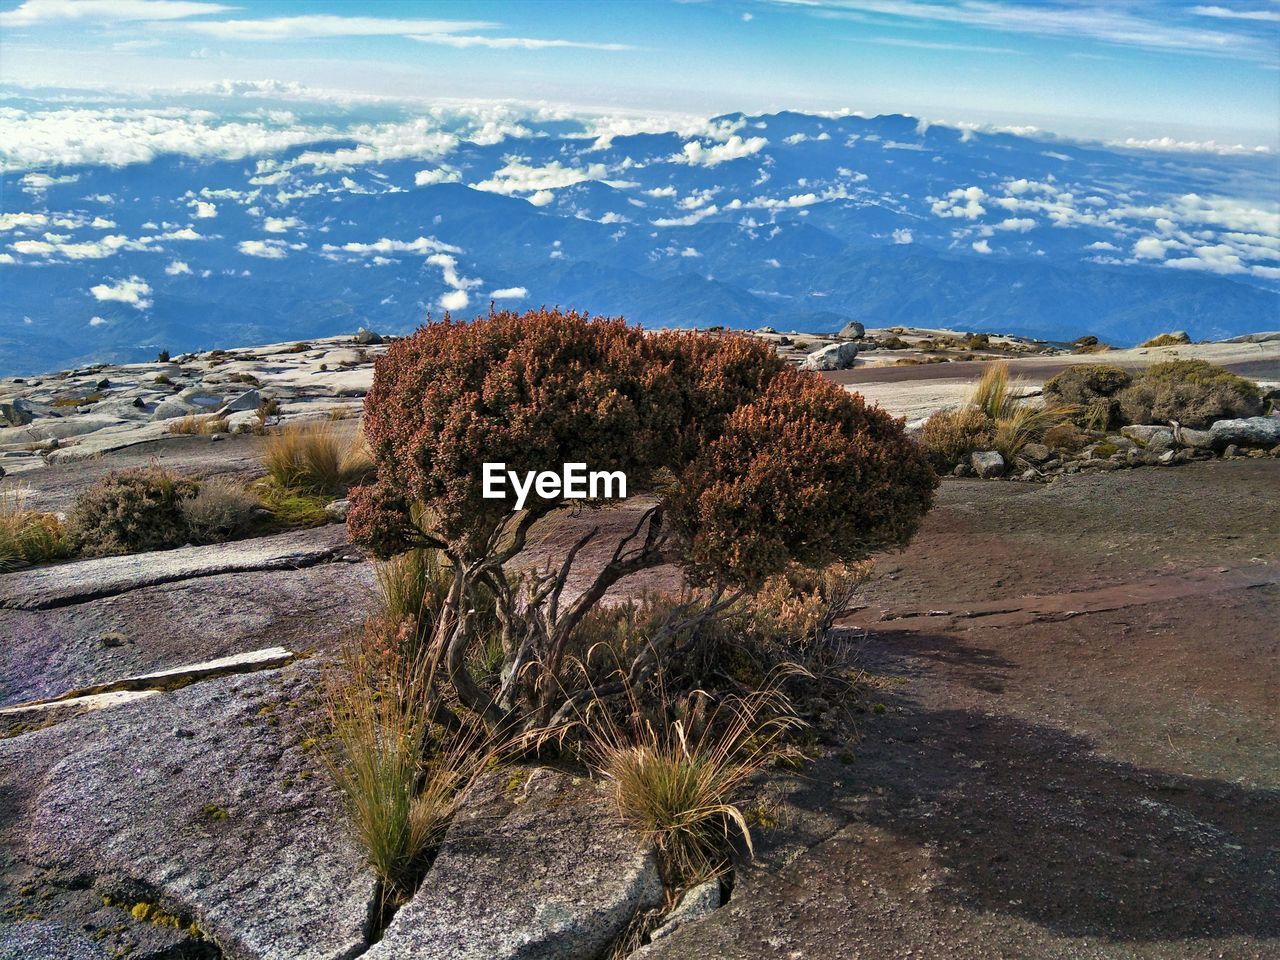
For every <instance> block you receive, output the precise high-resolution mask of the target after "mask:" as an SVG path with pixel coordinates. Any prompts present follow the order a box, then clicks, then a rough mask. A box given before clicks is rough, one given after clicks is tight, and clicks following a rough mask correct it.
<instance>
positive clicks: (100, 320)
mask: <svg viewBox="0 0 1280 960" xmlns="http://www.w3.org/2000/svg"><path fill="white" fill-rule="evenodd" d="M109 322H110V321H108V320H107V318H106V317H90V318H89V326H91V327H103V326H106V325H107V323H109Z"/></svg>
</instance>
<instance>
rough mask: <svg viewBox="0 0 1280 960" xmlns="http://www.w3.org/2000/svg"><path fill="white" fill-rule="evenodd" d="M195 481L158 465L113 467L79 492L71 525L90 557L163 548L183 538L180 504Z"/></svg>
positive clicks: (196, 486) (196, 487)
mask: <svg viewBox="0 0 1280 960" xmlns="http://www.w3.org/2000/svg"><path fill="white" fill-rule="evenodd" d="M198 491H199V484H198V483H197V482H196V481H195V480H193V479H191V478H189V477H183V476H181V475H179V474H177V473H174V472H173V471H172V470H167V469H165V468H163V467H160V466H150V467H141V468H138V469H134V470H120V471H112V472H111V473H108V474H107V475H106V476H104V477H102V478H101V479H99V480H98V481H97V482H96V483H95V484H94V485H93V486H92V487H90V488H89V489H88V490H86V491H85V492H84V493H82V494H81V495H80V496H79V497H78V498H77V499H76V503H75V507H74V508H73V509H72V512H71V517H70V521H69V523H70V528H71V532H72V536H73V538H74V541H75V544H76V546H77V548H78V549H79V550H80V551H81V552H82V553H85V554H87V555H89V556H103V555H108V554H119V553H139V552H142V551H146V550H167V549H170V548H172V547H179V546H182V544H184V543H186V542H187V537H188V530H187V521H186V517H185V516H184V514H183V511H182V504H183V501H184V500H187V499H189V498H191V497H193V496H195V495H196V493H197V492H198Z"/></svg>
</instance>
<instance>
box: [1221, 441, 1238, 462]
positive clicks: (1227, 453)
mask: <svg viewBox="0 0 1280 960" xmlns="http://www.w3.org/2000/svg"><path fill="white" fill-rule="evenodd" d="M1222 455H1223V456H1224V457H1226V458H1227V459H1228V460H1230V459H1232V458H1233V457H1238V456H1240V448H1239V447H1238V446H1236V444H1234V443H1229V444H1227V448H1226V449H1225V450H1223V451H1222Z"/></svg>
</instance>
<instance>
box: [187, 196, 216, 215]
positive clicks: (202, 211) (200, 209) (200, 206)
mask: <svg viewBox="0 0 1280 960" xmlns="http://www.w3.org/2000/svg"><path fill="white" fill-rule="evenodd" d="M192 206H194V207H195V208H196V212H195V216H196V219H197V220H209V219H212V218H213V217H216V216H217V215H218V208H217V207H216V206H215V205H214V204H212V203H208V202H207V201H204V200H196V201H195V202H194V203H192Z"/></svg>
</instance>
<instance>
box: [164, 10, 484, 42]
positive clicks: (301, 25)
mask: <svg viewBox="0 0 1280 960" xmlns="http://www.w3.org/2000/svg"><path fill="white" fill-rule="evenodd" d="M157 26H159V25H157ZM165 26H166V28H167V29H169V30H172V31H177V32H182V33H188V34H196V35H198V36H202V37H212V38H213V39H215V40H256V41H273V40H304V39H305V40H314V39H319V38H321V37H406V36H411V35H414V34H420V35H431V34H437V33H455V32H457V31H459V30H487V29H490V28H492V27H494V26H496V24H493V23H487V22H485V21H483V20H405V19H399V18H395V17H340V16H334V15H332V14H323V13H318V14H310V15H308V16H301V17H263V18H261V19H257V20H192V21H188V22H186V23H173V24H167V25H165Z"/></svg>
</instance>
